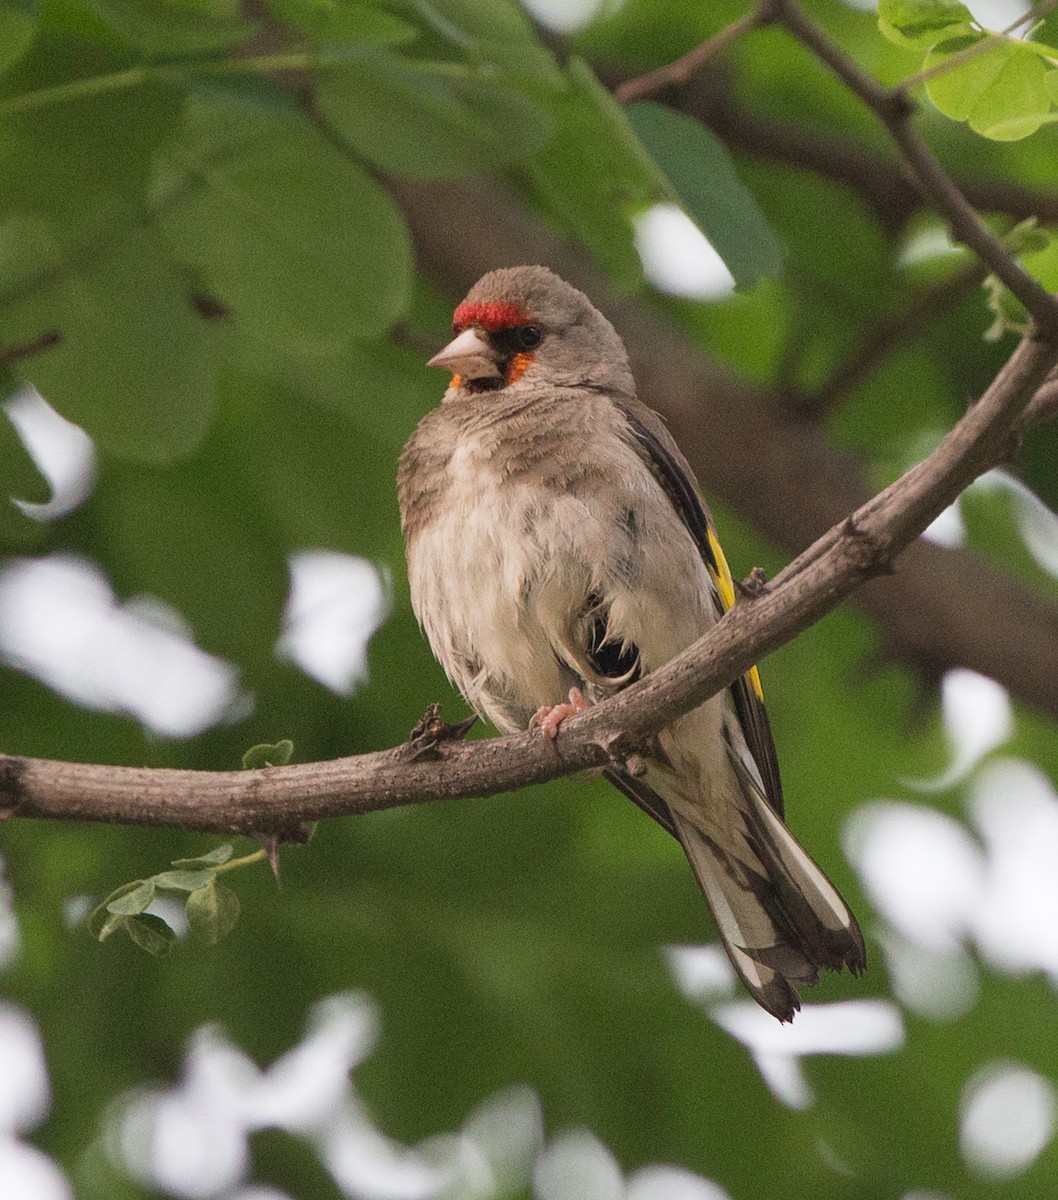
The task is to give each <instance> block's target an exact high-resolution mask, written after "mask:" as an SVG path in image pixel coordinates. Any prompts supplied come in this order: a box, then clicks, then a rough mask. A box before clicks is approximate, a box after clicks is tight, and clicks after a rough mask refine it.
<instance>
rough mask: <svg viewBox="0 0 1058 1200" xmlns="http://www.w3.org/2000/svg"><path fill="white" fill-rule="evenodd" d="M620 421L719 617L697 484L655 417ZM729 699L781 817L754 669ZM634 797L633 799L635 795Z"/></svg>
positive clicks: (726, 573) (718, 573)
mask: <svg viewBox="0 0 1058 1200" xmlns="http://www.w3.org/2000/svg"><path fill="white" fill-rule="evenodd" d="M618 408H619V409H620V410H621V413H622V415H623V416H624V418H625V420H626V421H627V422H628V428H629V430H630V431H631V433H632V436H633V438H634V439H635V444H636V447H637V449H638V450H639V451H640V453H641V454H642V456H643V459H644V461H645V462H646V464H647V466H648V467H649V468H650V470H651V473H652V474H653V476H654V478H655V479H656V480H657V481H658V483H659V484H660V485H661V487H662V490H663V491H664V492H665V494H666V495H667V496H668V498H669V500H671V501H672V506H673V508H675V509H676V511H677V513H679V516H680V519H681V520H682V521H683V523H684V525H685V526H686V527H687V530H688V532H689V533H690V535H691V537H692V538H694V543H695V545H696V546H697V547H698V553H699V554H700V555H701V556H702V561H703V562H704V563H705V565H706V567H707V568H708V570H709V574H710V576H711V577H712V580H713V583H714V585H715V592H714V596H715V600H716V609H717V613H718V615H720V614H723V613H724V612H725V611H726V610H727V609H729V608H730V607H731V606H732V604H734V602H735V585H734V581H733V580H732V578H731V571H730V570H729V568H728V565H727V562H726V560H725V558H724V552H723V550H721V548H720V543H719V541H718V540H717V536H716V531H715V530H714V528H713V523H712V521H711V520H710V518H709V514H708V512H707V510H706V507H705V503H704V501H703V500H702V497H701V493H700V492H699V490H698V485H697V481H696V480H695V478H694V473H693V471H692V470H691V467H690V464H689V463H688V462H687V460H686V459H685V458H684V457H683V455H682V454H681V453H680V450H679V447H678V446H677V445H676V443H675V442H674V441H673V439H672V435H671V434H670V433H669V431H668V430H667V429H666V428H665V426H664V425H663V424H662V421H661V418H660V417H659V416H658V415H657V413H655V412H653V411H652V410H651V409H649V408H647V406H646V405H645V404H640V403H639V402H638V401H623V402H621V403H619V404H618ZM730 691H731V697H732V699H733V701H734V704H735V712H736V713H737V714H738V719H739V723H740V724H741V726H742V732H743V735H744V736H745V739H746V745H747V746H748V747H749V751H750V753H751V754H752V755H753V759H754V761H755V762H756V764H757V769H758V770H759V771H760V775H761V779H762V780H763V781H764V792H765V795H766V797H767V800H768V803H769V804H770V805H771V807H772V808H773V809H774V810H775V811H776V812H777V813H778V814H779V816H780V817H781V816H782V815H783V797H782V781H781V779H780V778H779V760H778V757H777V755H776V753H775V741H774V739H773V738H772V734H771V725H770V724H769V722H768V714H767V712H766V710H765V708H764V693H763V691H762V689H761V686H760V676H759V675H758V674H757V668H756V667H753V668H752V669H751V670H749V671H747V672H746V674H745V675H743V676H742V677H741V678H740V679H737V680H736V681H735V682H734V683H733V684H732V685H731V688H730ZM613 782H614V783H615V784H616V785H617V786H618V787H619V788H620V789H621V790H622V791H623V792H624V793H625V794H626V795H627V796H629V797H630V798H631V799H632V800H634V801H635V802H636V803H637V804H638V805H639V806H640V807H641V808H643V809H645V810H646V811H647V812H649V813H650V814H651V816H653V817H654V819H655V820H657V821H658V822H659V824H661V825H664V826H665V827H666V828H668V829H669V830H670V831H671V829H672V821H671V817H669V814H668V810H667V808H665V805H664V802H662V801H660V798H657V797H655V799H656V800H657V801H658V803H660V804H661V806H662V808H664V809H665V814H664V815H665V817H666V819H665V820H662V817H661V815H659V813H658V812H657V811H655V809H656V808H657V804H653V803H652V804H650V805H648V804H647V803H645V802H644V797H643V795H642V792H643V791H644V790H649V789H644V788H643V787H642V786H639V785H638V784H637V781H634V780H633V781H630V782H618V780H617V779H614V780H613ZM637 793H638V794H637Z"/></svg>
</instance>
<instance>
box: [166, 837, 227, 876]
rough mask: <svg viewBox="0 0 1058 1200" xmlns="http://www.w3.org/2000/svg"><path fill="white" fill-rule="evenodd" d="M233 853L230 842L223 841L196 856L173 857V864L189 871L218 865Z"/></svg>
mask: <svg viewBox="0 0 1058 1200" xmlns="http://www.w3.org/2000/svg"><path fill="white" fill-rule="evenodd" d="M234 853H235V847H234V846H233V845H232V844H231V842H224V843H223V844H222V845H220V846H215V847H214V848H213V849H212V850H210V851H209V853H208V854H200V855H199V856H198V857H197V858H174V859H173V866H174V867H180V868H183V869H185V870H191V871H194V870H197V869H198V868H200V867H219V866H221V865H222V864H223V863H226V862H227V861H228V859H229V858H231V856H232V855H233V854H234Z"/></svg>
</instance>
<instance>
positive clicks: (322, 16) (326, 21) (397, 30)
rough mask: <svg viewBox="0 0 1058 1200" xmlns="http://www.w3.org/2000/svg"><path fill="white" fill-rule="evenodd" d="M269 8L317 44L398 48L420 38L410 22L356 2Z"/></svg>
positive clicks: (296, 2)
mask: <svg viewBox="0 0 1058 1200" xmlns="http://www.w3.org/2000/svg"><path fill="white" fill-rule="evenodd" d="M268 7H269V8H270V9H271V10H272V12H274V13H275V15H276V16H277V17H278V18H279V19H280V20H281V21H285V22H286V24H288V25H292V26H293V27H294V28H295V29H300V30H301V31H302V32H303V33H307V34H308V35H309V36H310V37H311V38H314V39H315V40H316V41H318V42H341V43H345V44H351V45H358V44H361V43H364V42H374V43H376V44H377V45H396V44H398V43H401V42H409V41H412V40H413V39H414V38H416V37H418V35H419V31H418V30H417V29H416V28H415V26H414V25H410V24H408V22H407V21H402V20H400V18H399V17H395V16H393V15H392V14H391V13H387V12H384V11H381V10H380V9H377V8H371V7H369V6H368V5H366V4H357V3H355V0H268Z"/></svg>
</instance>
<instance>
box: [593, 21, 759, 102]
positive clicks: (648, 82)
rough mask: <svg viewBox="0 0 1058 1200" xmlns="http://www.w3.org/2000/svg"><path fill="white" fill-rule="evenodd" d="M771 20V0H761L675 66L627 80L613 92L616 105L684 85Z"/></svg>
mask: <svg viewBox="0 0 1058 1200" xmlns="http://www.w3.org/2000/svg"><path fill="white" fill-rule="evenodd" d="M773 16H774V11H773V5H772V3H771V0H761V3H759V4H758V5H757V7H756V8H755V9H754V10H753V12H749V13H746V15H745V16H744V17H739V19H738V20H737V21H732V22H731V24H730V25H728V26H727V27H726V28H724V29H721V30H720V32H719V33H715V34H713V36H712V37H710V38H706V39H705V41H704V42H701V43H700V44H699V45H697V46H695V47H694V49H693V50H689V51H688V52H687V53H686V54H684V55H683V56H682V57H681V58H677V59H676V61H675V62H670V63H666V64H665V66H663V67H657V68H656V69H655V70H653V71H648V72H647V73H646V74H645V75H639V76H637V77H636V78H635V79H629V80H627V81H626V82H624V83H622V84H620V86H618V87H616V88H615V89H614V97H615V99H616V100H617V101H618V103H620V104H630V103H631V102H632V101H633V100H644V99H646V98H647V97H648V96H654V95H656V94H657V93H658V92H660V91H661V90H662V89H663V88H666V87H671V86H673V85H674V84H679V83H686V82H687V80H688V79H690V77H691V76H692V75H693V74H694V73H695V72H696V71H698V70H700V69H701V68H702V67H703V66H705V64H706V63H707V62H708V61H709V60H710V59H711V58H713V57H715V56H716V55H717V54H719V53H720V52H721V51H722V50H726V49H727V47H728V46H730V45H731V43H732V42H734V41H735V40H737V39H738V38H740V37H742V35H743V34H745V33H749V32H750V30H752V29H759V28H760V27H761V26H762V25H767V24H768V23H769V22H770V21H771V20H772V19H773Z"/></svg>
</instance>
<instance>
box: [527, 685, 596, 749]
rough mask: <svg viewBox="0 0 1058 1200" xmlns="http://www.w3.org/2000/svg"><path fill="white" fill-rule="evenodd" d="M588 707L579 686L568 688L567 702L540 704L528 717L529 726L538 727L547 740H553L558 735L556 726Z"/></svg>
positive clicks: (531, 727)
mask: <svg viewBox="0 0 1058 1200" xmlns="http://www.w3.org/2000/svg"><path fill="white" fill-rule="evenodd" d="M590 707H591V705H590V704H589V703H588V702H587V700H585V699H584V693H583V692H582V691H581V690H580V688H576V687H573V688H570V689H569V701H568V703H565V704H541V706H540V707H539V708H538V709H537V710H536V712H535V713H533V715H532V717H531V718H530V719H529V728H530V729H539V730H540V731H541V732H542V733H543V735H544V737H546V738H547V740H548V741H549V742H553V741H554V740H555V738H557V737H558V727H559V726H560V725H561V724H562V722H563V721H564V720H565V719H566V718H567V717H572V716H573V715H574V714H576V713H580V712H585V711H586V710H587V709H589V708H590Z"/></svg>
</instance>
